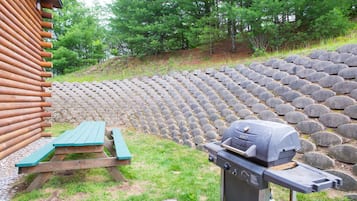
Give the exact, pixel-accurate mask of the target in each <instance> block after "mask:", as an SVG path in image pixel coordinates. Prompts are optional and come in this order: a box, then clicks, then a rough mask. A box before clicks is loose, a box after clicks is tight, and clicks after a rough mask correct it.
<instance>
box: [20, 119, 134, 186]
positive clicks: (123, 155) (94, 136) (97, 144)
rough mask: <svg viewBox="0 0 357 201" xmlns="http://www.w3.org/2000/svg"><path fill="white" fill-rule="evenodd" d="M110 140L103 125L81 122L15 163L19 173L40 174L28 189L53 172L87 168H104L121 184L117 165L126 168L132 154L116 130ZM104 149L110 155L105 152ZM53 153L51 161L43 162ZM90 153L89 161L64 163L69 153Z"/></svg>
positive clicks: (121, 179) (42, 182) (66, 161)
mask: <svg viewBox="0 0 357 201" xmlns="http://www.w3.org/2000/svg"><path fill="white" fill-rule="evenodd" d="M111 137H112V140H109V139H108V138H107V137H106V136H105V122H103V121H84V122H82V123H81V124H80V125H79V126H77V127H76V128H75V129H73V130H68V131H66V132H64V133H63V134H62V135H60V136H59V137H57V138H56V139H54V140H53V141H51V142H50V143H48V144H46V145H45V146H43V147H42V148H40V149H38V150H37V151H35V152H33V153H32V154H31V155H30V156H28V157H26V158H24V159H22V160H21V161H19V162H18V163H16V165H15V166H16V167H18V168H19V173H40V174H39V175H38V176H37V177H36V178H35V179H34V180H33V182H32V183H31V184H30V185H29V187H28V188H27V190H28V191H31V190H33V189H36V188H39V187H41V186H42V185H43V184H44V183H45V182H46V181H47V180H48V179H49V178H50V177H51V175H52V174H53V173H54V172H57V171H65V170H78V169H89V168H100V167H104V168H106V169H107V170H108V171H109V173H110V174H111V175H112V177H113V178H114V179H115V180H116V181H123V180H124V177H123V176H122V175H121V174H120V172H119V171H118V169H117V168H116V166H119V165H128V164H130V161H131V154H130V151H129V149H128V147H127V146H126V143H125V141H124V138H123V137H122V135H121V132H120V130H119V129H116V128H115V129H113V130H112V135H111ZM104 147H107V148H108V150H109V152H110V153H111V155H112V156H108V155H107V154H106V153H105V152H104ZM53 152H54V155H53V157H52V158H51V159H50V161H47V162H42V161H43V160H44V159H45V158H47V157H48V156H49V155H50V154H51V153H53ZM74 153H92V154H91V156H93V158H90V159H74V160H64V159H65V157H66V156H67V155H68V154H74Z"/></svg>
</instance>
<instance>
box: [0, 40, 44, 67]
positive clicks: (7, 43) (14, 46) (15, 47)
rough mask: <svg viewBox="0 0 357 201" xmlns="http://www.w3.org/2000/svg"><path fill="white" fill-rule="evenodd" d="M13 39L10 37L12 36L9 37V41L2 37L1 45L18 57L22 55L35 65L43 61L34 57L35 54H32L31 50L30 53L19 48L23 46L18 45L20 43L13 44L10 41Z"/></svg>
mask: <svg viewBox="0 0 357 201" xmlns="http://www.w3.org/2000/svg"><path fill="white" fill-rule="evenodd" d="M11 39H14V38H13V37H10V36H9V39H7V38H6V39H5V38H2V37H1V38H0V44H2V45H3V46H4V47H7V48H8V49H9V50H12V51H14V52H15V53H17V54H18V55H20V56H22V57H24V58H26V59H28V60H31V61H33V63H35V64H39V62H40V61H41V60H42V58H41V57H39V56H38V55H36V56H34V55H33V54H30V52H31V50H29V51H30V52H27V51H26V50H24V49H22V48H20V47H19V46H22V45H19V44H17V43H18V41H16V40H13V42H15V43H13V42H11V41H10V40H11Z"/></svg>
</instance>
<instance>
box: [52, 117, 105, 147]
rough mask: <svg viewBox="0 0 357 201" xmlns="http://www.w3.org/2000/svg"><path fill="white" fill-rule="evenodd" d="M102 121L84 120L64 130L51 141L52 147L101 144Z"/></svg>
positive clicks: (102, 140)
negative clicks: (72, 127) (73, 127)
mask: <svg viewBox="0 0 357 201" xmlns="http://www.w3.org/2000/svg"><path fill="white" fill-rule="evenodd" d="M104 135H105V122H104V121H84V122H82V123H81V124H80V125H79V126H77V127H76V128H75V129H73V130H69V131H66V132H65V133H63V134H62V135H61V136H60V137H58V138H57V139H55V140H54V141H53V146H54V147H69V146H94V145H103V144H104Z"/></svg>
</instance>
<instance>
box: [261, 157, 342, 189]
mask: <svg viewBox="0 0 357 201" xmlns="http://www.w3.org/2000/svg"><path fill="white" fill-rule="evenodd" d="M264 180H265V181H268V182H272V183H275V184H278V185H281V186H284V187H286V188H289V189H291V190H294V191H298V192H302V193H311V192H318V191H321V190H324V189H327V188H337V187H339V186H341V185H342V179H341V178H339V177H336V176H334V175H332V174H329V173H327V172H324V171H322V170H319V169H316V168H313V167H311V166H308V165H304V164H302V163H298V162H297V166H296V167H294V168H291V169H286V170H274V169H271V168H270V169H269V168H268V169H266V170H265V171H264Z"/></svg>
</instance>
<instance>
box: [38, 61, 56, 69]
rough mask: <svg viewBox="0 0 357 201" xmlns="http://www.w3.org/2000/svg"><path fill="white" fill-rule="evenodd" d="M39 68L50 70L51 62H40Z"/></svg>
mask: <svg viewBox="0 0 357 201" xmlns="http://www.w3.org/2000/svg"><path fill="white" fill-rule="evenodd" d="M40 66H41V67H43V68H52V67H53V65H52V62H45V61H42V62H40Z"/></svg>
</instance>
